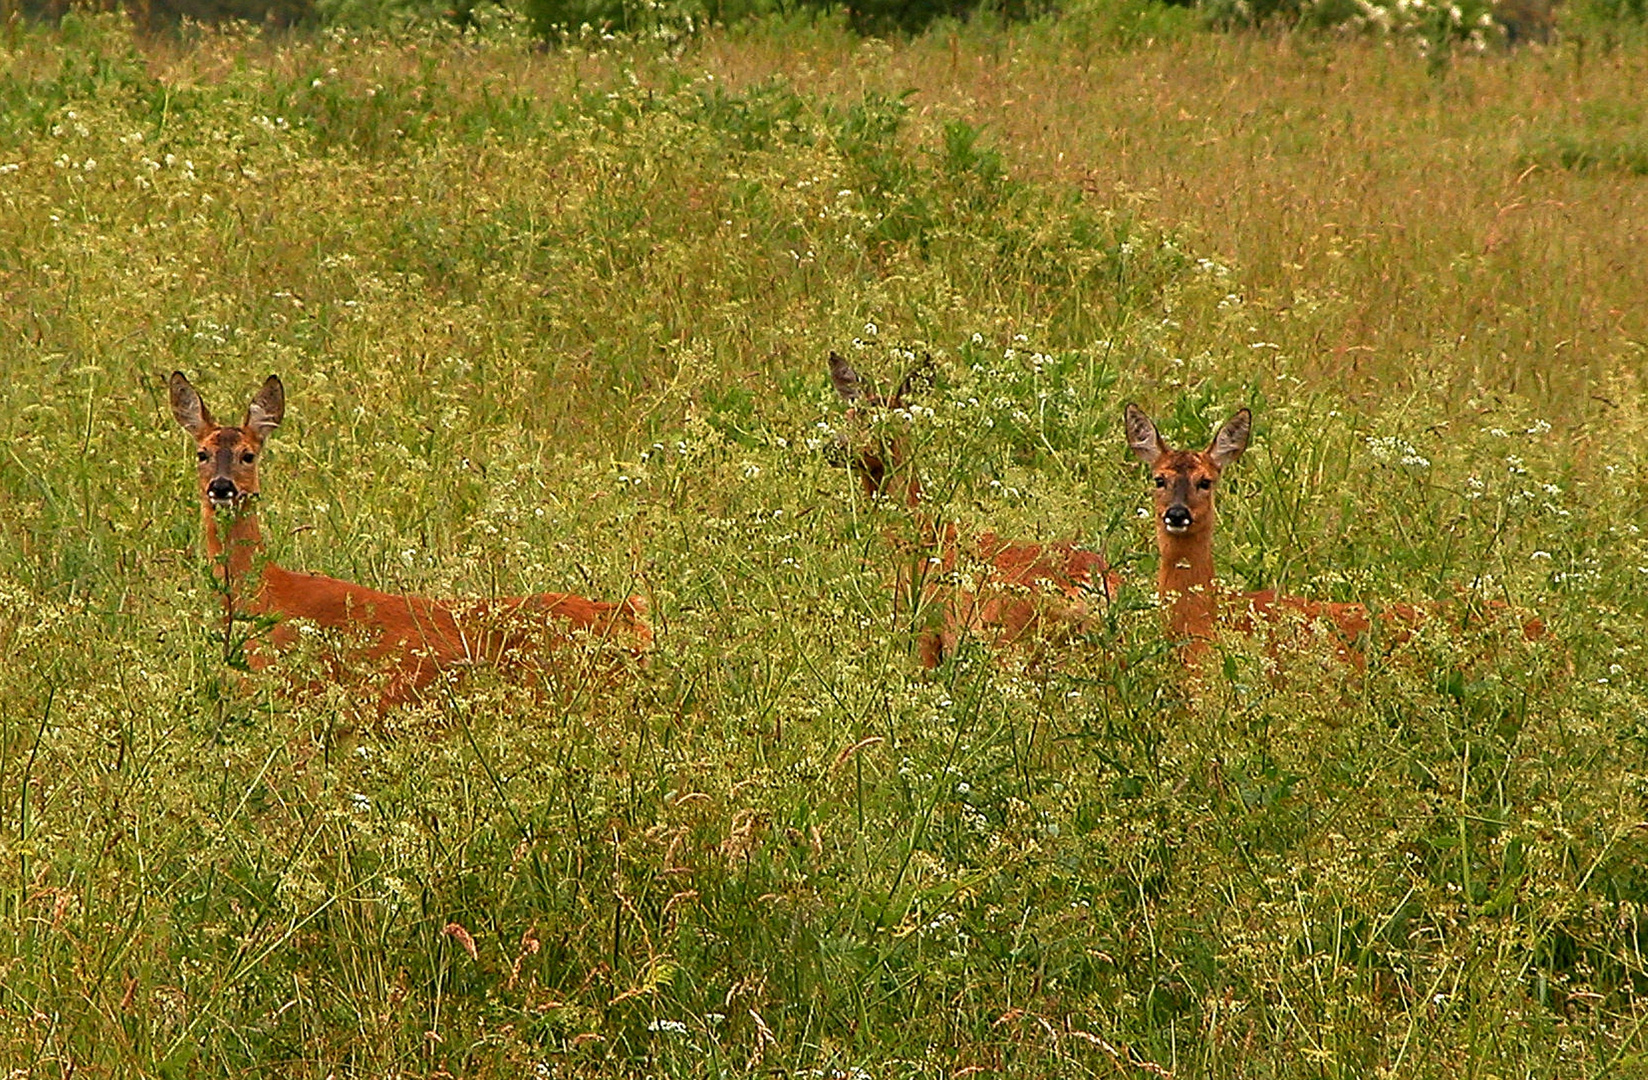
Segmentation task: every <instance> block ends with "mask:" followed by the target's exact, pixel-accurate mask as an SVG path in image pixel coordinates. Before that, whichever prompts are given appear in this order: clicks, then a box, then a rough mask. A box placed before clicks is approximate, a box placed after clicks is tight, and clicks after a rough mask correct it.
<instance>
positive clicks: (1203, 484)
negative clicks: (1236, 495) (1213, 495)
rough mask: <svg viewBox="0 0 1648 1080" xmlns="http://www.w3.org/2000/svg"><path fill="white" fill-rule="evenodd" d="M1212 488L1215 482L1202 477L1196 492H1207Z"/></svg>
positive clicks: (1197, 483)
mask: <svg viewBox="0 0 1648 1080" xmlns="http://www.w3.org/2000/svg"><path fill="white" fill-rule="evenodd" d="M1212 486H1213V481H1211V480H1209V479H1208V478H1207V477H1205V476H1204V477H1202V478H1201V479H1200V480H1197V481H1196V490H1197V491H1207V490H1208V489H1209V488H1211V487H1212Z"/></svg>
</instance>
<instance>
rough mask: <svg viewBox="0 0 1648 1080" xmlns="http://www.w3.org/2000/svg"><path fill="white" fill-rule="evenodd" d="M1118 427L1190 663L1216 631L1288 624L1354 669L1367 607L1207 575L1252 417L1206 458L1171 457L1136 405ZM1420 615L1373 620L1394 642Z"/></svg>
mask: <svg viewBox="0 0 1648 1080" xmlns="http://www.w3.org/2000/svg"><path fill="white" fill-rule="evenodd" d="M1125 422H1126V428H1127V443H1128V446H1129V448H1130V449H1132V451H1133V453H1134V455H1135V456H1137V457H1138V458H1139V460H1140V461H1143V462H1144V463H1145V464H1146V465H1148V466H1150V472H1151V478H1152V480H1153V482H1154V485H1155V488H1154V493H1155V522H1156V553H1157V556H1158V557H1159V560H1160V561H1159V563H1158V566H1157V569H1156V594H1157V597H1158V599H1159V602H1160V603H1161V604H1162V606H1163V608H1164V610H1165V613H1166V617H1167V625H1168V629H1169V630H1170V631H1171V632H1172V633H1173V635H1174V636H1176V637H1178V638H1181V639H1183V640H1184V641H1185V642H1186V654H1187V656H1188V657H1190V658H1195V657H1197V656H1199V655H1200V654H1201V653H1203V652H1205V651H1206V649H1207V646H1208V643H1209V642H1210V641H1211V640H1212V639H1213V638H1214V637H1216V636H1217V634H1218V631H1219V629H1220V628H1221V627H1227V628H1229V629H1233V630H1238V631H1242V632H1251V631H1253V630H1254V629H1255V628H1256V627H1261V626H1263V627H1268V628H1270V629H1271V630H1272V631H1275V630H1276V629H1279V628H1280V627H1281V626H1282V625H1283V624H1284V623H1287V622H1292V623H1294V624H1298V623H1301V622H1303V623H1309V624H1315V625H1321V626H1325V627H1327V628H1329V629H1330V630H1331V632H1332V633H1333V634H1334V635H1335V641H1334V650H1335V652H1336V653H1337V654H1338V655H1339V656H1340V658H1341V659H1344V660H1347V661H1349V662H1351V663H1352V664H1355V665H1357V666H1361V665H1362V664H1363V663H1364V658H1363V656H1362V653H1361V652H1360V651H1359V649H1358V642H1359V641H1360V640H1361V639H1362V638H1363V637H1364V636H1365V635H1366V634H1367V633H1368V631H1369V630H1370V629H1371V628H1372V626H1373V621H1372V619H1370V617H1369V613H1368V609H1367V607H1366V606H1364V605H1362V604H1354V603H1334V602H1328V601H1321V600H1310V599H1307V598H1305V597H1302V596H1290V595H1287V594H1285V593H1279V592H1277V591H1276V590H1274V589H1264V590H1259V591H1255V592H1226V591H1223V590H1221V589H1220V587H1219V585H1218V581H1217V579H1216V577H1215V574H1214V569H1213V534H1214V525H1215V523H1216V521H1217V516H1216V514H1215V510H1214V491H1215V489H1216V487H1217V485H1218V482H1219V478H1220V476H1221V475H1222V474H1223V473H1224V470H1225V469H1226V468H1227V467H1228V466H1229V465H1230V464H1231V462H1233V461H1235V460H1236V459H1237V458H1239V457H1241V456H1242V452H1243V451H1244V450H1246V449H1247V444H1248V437H1249V435H1250V434H1251V432H1252V426H1253V417H1252V414H1251V413H1250V412H1249V411H1248V410H1247V409H1242V410H1241V411H1239V412H1237V413H1236V415H1234V416H1232V417H1231V418H1230V419H1229V420H1227V421H1226V422H1225V424H1224V426H1223V427H1221V428H1220V429H1219V431H1218V433H1217V434H1216V435H1214V437H1213V441H1212V442H1211V443H1209V444H1208V447H1207V449H1205V450H1175V449H1173V448H1172V447H1171V446H1169V445H1168V444H1167V442H1166V441H1165V440H1164V439H1163V438H1162V437H1161V434H1160V433H1159V432H1157V430H1156V425H1155V424H1154V423H1152V422H1151V420H1150V418H1149V417H1148V416H1146V415H1145V413H1144V411H1143V410H1141V409H1140V408H1139V407H1138V406H1137V405H1128V406H1127V411H1126V416H1125ZM1490 606H1491V607H1495V608H1501V609H1502V608H1504V606H1505V605H1504V604H1502V603H1500V602H1498V601H1495V602H1492V603H1491V604H1490ZM1427 614H1428V610H1427V608H1424V607H1418V606H1415V605H1412V604H1403V603H1397V604H1391V605H1389V606H1387V607H1386V608H1384V609H1383V610H1382V611H1380V612H1379V614H1378V619H1379V621H1380V623H1381V624H1382V625H1383V626H1385V627H1388V628H1390V629H1391V630H1392V636H1393V638H1394V639H1395V640H1398V641H1400V640H1401V639H1403V638H1406V637H1407V636H1408V635H1409V634H1410V633H1411V630H1412V628H1413V627H1414V625H1415V624H1416V623H1417V622H1418V621H1419V620H1421V619H1423V618H1425V617H1426V615H1427ZM1544 632H1545V627H1544V624H1543V623H1542V622H1540V621H1539V620H1538V619H1537V618H1535V619H1530V620H1528V621H1526V622H1525V623H1523V624H1522V635H1523V637H1525V638H1527V639H1529V640H1533V639H1536V638H1539V637H1542V636H1543V635H1544Z"/></svg>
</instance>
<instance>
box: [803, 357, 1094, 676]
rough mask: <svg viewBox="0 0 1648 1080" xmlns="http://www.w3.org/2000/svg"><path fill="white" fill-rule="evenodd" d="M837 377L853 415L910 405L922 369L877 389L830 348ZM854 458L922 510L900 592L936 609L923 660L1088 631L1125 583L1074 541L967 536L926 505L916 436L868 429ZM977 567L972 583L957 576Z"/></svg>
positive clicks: (883, 487)
mask: <svg viewBox="0 0 1648 1080" xmlns="http://www.w3.org/2000/svg"><path fill="white" fill-rule="evenodd" d="M830 381H831V382H832V383H833V384H834V386H835V389H836V392H837V393H838V394H839V395H840V396H841V398H842V399H843V400H844V401H845V402H846V403H847V405H848V407H849V408H848V418H849V420H854V419H857V414H858V412H859V410H862V409H880V410H895V411H896V410H901V409H905V408H907V403H906V396H907V395H908V394H909V393H910V389H911V383H912V378H911V377H906V378H905V380H904V381H903V382H902V383H901V384H900V385H899V387H898V389H897V390H896V391H894V393H893V394H891V395H890V396H889V395H882V394H879V393H876V392H875V391H873V390H871V389H870V388H869V387H868V386H867V385H866V384H865V382H864V380H863V379H862V378H861V377H860V376H859V374H858V372H856V371H854V370H853V368H852V366H851V365H849V364H848V363H847V361H846V360H845V359H844V358H842V357H841V356H840V355H839V354H838V353H833V352H832V353H831V354H830ZM847 454H848V465H849V466H850V467H851V468H852V470H853V472H854V473H855V474H856V475H857V476H858V478H859V481H860V483H861V485H862V486H863V489H864V492H865V494H867V495H869V496H871V497H872V498H879V499H890V500H898V501H899V502H902V503H903V504H904V505H905V506H907V507H909V508H910V510H911V511H912V513H913V514H914V515H915V521H916V526H917V531H918V537H919V540H918V542H917V543H916V545H915V549H914V550H913V551H912V552H910V554H911V555H912V556H913V557H912V558H911V560H910V562H909V563H908V564H907V565H905V566H904V567H902V568H901V569H900V571H899V579H898V582H897V588H898V591H899V594H900V595H901V596H902V597H903V598H904V599H905V600H906V601H907V602H908V603H909V604H910V605H911V607H912V608H913V609H916V610H920V609H926V610H928V611H932V612H935V617H934V619H933V621H932V624H931V625H930V627H929V628H928V629H927V630H925V631H924V632H923V633H922V634H921V637H920V639H919V641H918V651H919V654H920V657H921V662H922V664H923V665H925V666H926V667H937V666H938V665H939V664H940V663H942V662H943V660H944V658H945V657H946V656H949V655H951V654H952V653H953V652H954V651H955V649H956V646H957V645H958V644H959V642H960V640H961V639H962V638H963V637H964V636H977V637H983V638H986V639H989V640H992V641H993V642H994V643H995V644H996V645H998V646H1000V645H1010V644H1013V643H1015V642H1020V641H1027V640H1031V639H1034V638H1046V637H1057V636H1060V635H1064V634H1069V633H1071V632H1075V631H1079V630H1080V629H1081V627H1082V626H1083V625H1084V624H1085V623H1086V622H1087V620H1088V618H1089V617H1090V616H1091V614H1092V604H1093V603H1094V602H1095V601H1096V600H1097V601H1108V600H1112V599H1114V598H1115V596H1116V592H1117V589H1118V588H1119V587H1120V582H1119V579H1118V577H1117V575H1116V574H1115V573H1114V572H1113V571H1112V570H1111V569H1110V567H1109V565H1108V564H1107V563H1106V561H1105V559H1104V557H1103V556H1102V555H1099V554H1098V553H1097V552H1092V551H1086V550H1084V549H1082V548H1081V547H1080V546H1078V544H1077V543H1076V541H1074V540H1061V541H1054V542H1049V543H1039V544H1020V543H1013V542H1011V541H1008V540H1004V539H1002V538H1001V537H999V536H997V535H996V534H995V533H993V532H982V533H979V534H977V535H975V536H969V537H967V538H965V539H964V538H963V536H962V532H961V530H960V528H959V527H958V526H957V525H956V524H955V523H954V522H944V521H939V520H938V519H936V518H935V517H934V516H933V515H932V514H931V513H929V512H928V511H927V510H926V505H925V501H924V498H923V493H922V487H921V480H920V478H919V476H918V475H917V473H916V470H915V469H914V467H913V466H912V465H911V463H910V462H909V460H908V458H909V449H908V442H907V439H906V438H905V437H903V436H898V437H894V438H891V439H884V438H877V437H867V438H859V439H856V440H855V441H854V442H853V443H851V444H849V445H848V446H847ZM969 569H975V570H976V578H975V580H972V581H969V582H968V583H967V584H962V583H960V582H959V581H958V580H957V579H958V578H964V577H967V576H969V575H968V573H967V571H968V570H969Z"/></svg>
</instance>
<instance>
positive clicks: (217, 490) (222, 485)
mask: <svg viewBox="0 0 1648 1080" xmlns="http://www.w3.org/2000/svg"><path fill="white" fill-rule="evenodd" d="M236 494H237V492H236V490H235V482H234V481H233V480H228V479H225V478H223V477H218V478H217V479H216V480H213V481H212V482H211V483H209V484H207V485H206V497H207V498H208V499H211V500H212V501H213V502H228V501H229V500H231V499H233V498H234V497H235V495H236Z"/></svg>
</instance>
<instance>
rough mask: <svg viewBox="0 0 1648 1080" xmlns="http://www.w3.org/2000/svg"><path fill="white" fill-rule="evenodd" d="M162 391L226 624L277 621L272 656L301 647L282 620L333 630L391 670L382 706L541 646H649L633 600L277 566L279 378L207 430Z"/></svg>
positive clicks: (187, 401) (180, 390) (185, 389)
mask: <svg viewBox="0 0 1648 1080" xmlns="http://www.w3.org/2000/svg"><path fill="white" fill-rule="evenodd" d="M170 389H171V400H172V412H173V415H174V416H176V418H177V420H178V423H180V424H182V425H183V427H184V428H185V429H186V430H187V431H189V433H190V434H191V435H192V436H193V437H194V439H195V444H196V459H197V461H198V465H199V468H198V472H199V481H200V505H201V523H202V526H203V531H204V533H205V537H206V553H207V555H208V556H209V557H210V558H211V559H212V560H213V562H214V563H216V564H217V566H218V576H219V580H220V581H221V582H223V584H224V604H225V617H226V618H227V619H233V618H234V617H235V615H237V614H242V615H262V616H272V617H274V618H275V619H276V620H278V621H277V622H276V623H275V625H274V627H273V629H272V630H271V631H270V633H269V643H270V644H271V645H272V646H273V647H274V648H275V649H276V650H281V649H285V648H288V647H290V646H291V645H293V644H295V643H296V641H297V640H298V632H297V630H296V629H295V627H294V625H293V623H292V622H291V621H290V620H302V621H304V622H307V623H311V624H313V625H315V626H318V627H322V628H325V629H328V630H335V631H340V632H342V633H344V634H345V635H346V636H348V637H350V638H353V639H356V640H357V641H358V647H359V653H358V656H360V657H362V658H364V659H365V660H366V661H367V662H368V664H369V665H370V666H372V667H374V668H376V669H379V670H382V671H384V672H385V673H386V674H387V676H388V678H387V682H386V685H385V687H384V689H383V693H382V697H381V699H380V703H381V704H383V705H389V704H394V703H397V702H401V701H405V700H407V699H409V698H412V697H415V696H417V695H418V694H419V693H420V692H421V691H423V690H424V689H425V688H426V687H427V686H428V685H429V683H430V682H431V681H432V680H433V679H434V678H435V677H436V675H437V674H438V673H439V672H441V671H443V670H449V669H453V668H458V667H462V666H467V665H469V664H472V663H477V662H484V663H491V664H495V665H499V666H501V667H503V668H505V669H508V670H514V669H517V668H519V667H521V666H523V665H525V664H526V663H527V662H528V661H530V659H531V657H532V654H533V652H534V651H535V649H536V647H537V646H539V645H540V644H543V643H546V642H550V643H553V642H556V641H561V640H565V639H566V637H567V636H568V634H569V633H572V632H585V633H589V634H591V635H593V636H595V637H599V638H606V637H608V636H616V637H618V638H621V639H624V640H627V641H628V643H629V644H630V645H631V647H632V648H633V649H634V650H635V651H636V652H637V653H639V652H644V651H645V650H646V649H647V648H648V647H649V646H650V644H651V641H652V631H651V629H650V628H649V627H648V625H647V623H646V621H645V618H644V614H645V609H646V605H645V602H644V601H643V600H642V599H641V598H640V597H633V596H632V597H629V598H628V599H626V600H624V601H622V602H621V603H617V604H612V603H605V602H602V601H598V600H590V599H587V598H585V597H582V596H577V595H574V594H571V593H540V594H536V595H533V596H521V597H508V598H504V599H500V600H496V601H490V602H483V601H476V602H472V603H463V604H445V603H440V602H437V601H434V600H429V599H426V598H424V597H421V596H405V595H398V594H394V593H385V592H379V591H377V590H376V589H368V588H366V587H364V586H361V585H356V584H354V583H352V582H348V581H340V580H339V579H337V578H331V577H325V576H323V575H320V574H304V573H295V572H293V571H290V570H285V569H282V568H281V567H279V566H276V565H275V564H274V563H273V562H272V561H270V560H269V559H268V558H267V556H266V554H265V551H264V544H263V536H262V533H261V532H260V530H259V528H258V518H257V512H256V510H255V500H256V497H257V494H258V471H257V459H258V456H259V454H260V453H261V451H262V449H263V444H264V440H265V439H266V438H267V437H268V434H269V432H271V431H273V430H274V428H275V427H276V426H277V425H278V424H279V423H280V420H281V415H282V413H283V412H284V391H283V389H282V387H281V384H280V380H279V379H278V378H276V377H275V376H273V375H271V376H270V377H269V379H268V381H267V382H265V383H264V385H263V388H262V389H261V390H260V391H259V392H258V394H257V396H256V397H255V398H254V399H253V401H252V404H251V407H250V408H249V409H248V410H247V418H246V421H245V422H244V423H243V424H242V425H241V426H240V427H238V428H231V427H222V426H219V425H218V424H217V423H215V422H214V421H213V420H212V416H211V413H210V412H209V411H208V410H207V409H206V407H205V405H204V404H203V403H202V402H201V401H200V398H199V395H198V394H196V393H195V390H194V388H193V387H192V386H190V385H189V381H188V380H187V379H186V378H185V377H184V376H183V374H182V372H175V373H173V375H172V378H171V384H170ZM220 514H222V515H224V516H225V517H226V518H227V520H228V528H227V533H228V535H227V537H224V536H222V535H221V534H220V531H219V525H220V522H219V515H220ZM249 653H250V655H249V657H248V658H249V660H250V661H251V663H252V664H253V666H254V667H256V668H260V669H261V668H262V667H264V666H265V665H266V664H267V658H265V657H264V656H262V655H261V653H259V652H258V651H257V650H256V649H255V648H254V649H251V650H249Z"/></svg>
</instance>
